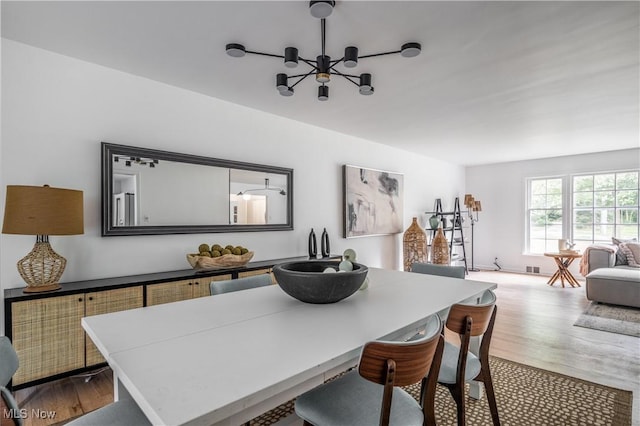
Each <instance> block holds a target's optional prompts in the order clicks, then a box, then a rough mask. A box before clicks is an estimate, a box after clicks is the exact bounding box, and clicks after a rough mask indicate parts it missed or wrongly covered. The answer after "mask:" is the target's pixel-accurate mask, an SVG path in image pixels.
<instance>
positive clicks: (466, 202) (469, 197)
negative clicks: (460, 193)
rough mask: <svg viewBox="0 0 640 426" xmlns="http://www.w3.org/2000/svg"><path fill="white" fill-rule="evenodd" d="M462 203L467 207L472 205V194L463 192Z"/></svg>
mask: <svg viewBox="0 0 640 426" xmlns="http://www.w3.org/2000/svg"><path fill="white" fill-rule="evenodd" d="M464 205H465V206H467V207H469V208H471V207H473V195H471V194H464Z"/></svg>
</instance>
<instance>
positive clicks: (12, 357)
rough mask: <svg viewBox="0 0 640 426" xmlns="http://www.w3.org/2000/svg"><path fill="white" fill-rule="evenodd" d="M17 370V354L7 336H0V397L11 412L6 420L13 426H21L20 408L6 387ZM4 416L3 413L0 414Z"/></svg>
mask: <svg viewBox="0 0 640 426" xmlns="http://www.w3.org/2000/svg"><path fill="white" fill-rule="evenodd" d="M17 370H18V354H17V353H16V350H15V349H14V348H13V345H12V344H11V340H9V338H8V337H7V336H0V397H2V400H3V401H4V403H5V405H6V406H7V408H8V409H9V410H11V411H10V412H9V413H10V414H9V415H8V416H6V418H10V419H11V420H13V423H14V425H16V426H22V424H23V422H22V417H21V415H20V407H19V406H18V402H17V401H16V400H15V398H14V397H13V395H12V394H11V392H10V391H9V389H7V388H6V386H7V385H8V384H9V382H10V381H11V378H12V377H13V375H14V374H15V372H16V371H17ZM2 415H3V416H5V413H2Z"/></svg>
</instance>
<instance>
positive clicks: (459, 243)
mask: <svg viewBox="0 0 640 426" xmlns="http://www.w3.org/2000/svg"><path fill="white" fill-rule="evenodd" d="M425 213H426V214H427V215H436V216H438V217H439V218H440V220H441V221H442V220H443V219H447V220H448V221H449V223H447V224H446V226H443V227H442V228H443V229H442V230H443V232H444V234H445V237H447V241H448V242H449V255H450V258H451V262H464V269H465V271H466V273H467V274H468V273H469V268H468V267H467V253H466V248H465V245H464V231H463V229H462V210H461V209H460V199H459V198H458V197H456V199H455V201H454V203H453V211H450V212H445V211H442V200H441V199H440V198H437V199H436V202H435V208H434V211H432V212H425ZM443 225H444V224H443ZM427 231H429V232H430V237H431V240H433V237H434V235H435V232H436V230H435V229H430V228H429V229H427ZM454 247H461V250H460V251H461V252H456V253H454V251H453V248H454Z"/></svg>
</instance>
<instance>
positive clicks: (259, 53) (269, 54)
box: [245, 50, 284, 59]
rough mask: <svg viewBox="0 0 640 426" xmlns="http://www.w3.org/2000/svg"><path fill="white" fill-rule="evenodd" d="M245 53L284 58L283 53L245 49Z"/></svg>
mask: <svg viewBox="0 0 640 426" xmlns="http://www.w3.org/2000/svg"><path fill="white" fill-rule="evenodd" d="M245 53H251V54H253V55H260V56H269V57H271V58H279V59H284V56H283V55H274V54H273V53H264V52H256V51H254V50H245Z"/></svg>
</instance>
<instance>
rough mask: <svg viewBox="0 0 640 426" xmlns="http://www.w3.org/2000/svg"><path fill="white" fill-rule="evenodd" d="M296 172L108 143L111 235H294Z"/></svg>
mask: <svg viewBox="0 0 640 426" xmlns="http://www.w3.org/2000/svg"><path fill="white" fill-rule="evenodd" d="M292 178H293V170H291V169H284V168H278V167H272V166H265V165H258V164H250V163H242V162H234V161H228V160H220V159H214V158H206V157H199V156H191V155H187V154H178V153H171V152H166V151H157V150H149V149H145V148H136V147H127V146H123V145H114V144H107V143H103V235H132V234H164V233H197V232H229V231H238V230H240V231H262V230H278V229H293V225H292V224H293V220H292V193H291V192H292Z"/></svg>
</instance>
